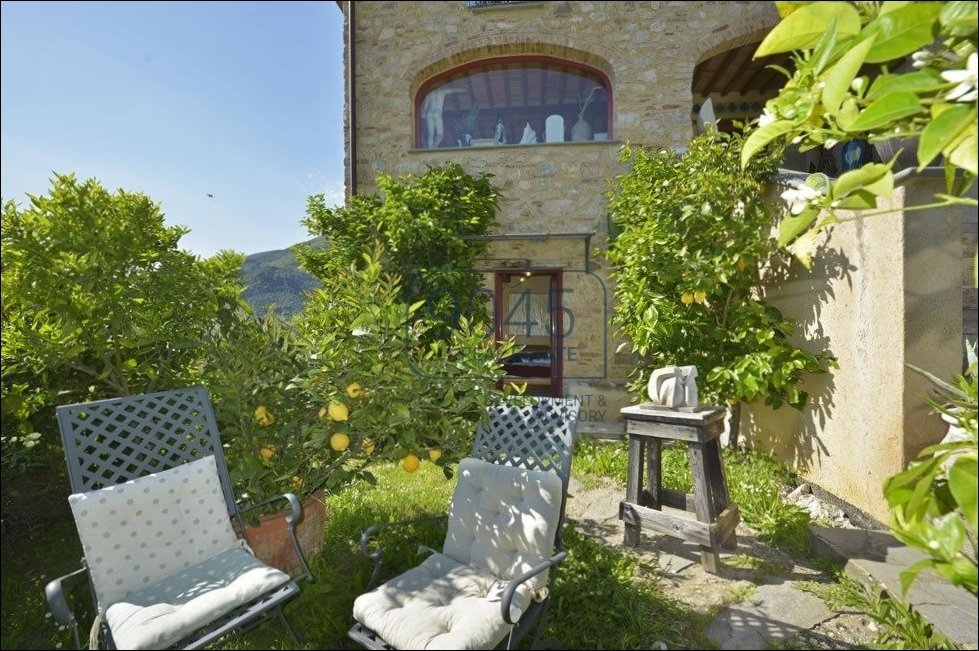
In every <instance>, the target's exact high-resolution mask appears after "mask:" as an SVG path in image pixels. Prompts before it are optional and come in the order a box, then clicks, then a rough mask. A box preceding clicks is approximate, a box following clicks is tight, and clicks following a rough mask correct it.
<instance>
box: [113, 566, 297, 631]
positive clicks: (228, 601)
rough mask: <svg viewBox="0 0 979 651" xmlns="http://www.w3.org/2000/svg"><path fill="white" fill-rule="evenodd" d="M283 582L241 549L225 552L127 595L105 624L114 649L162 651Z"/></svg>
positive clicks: (283, 577)
mask: <svg viewBox="0 0 979 651" xmlns="http://www.w3.org/2000/svg"><path fill="white" fill-rule="evenodd" d="M287 581H289V576H288V575H287V574H285V573H283V572H280V571H279V570H277V569H275V568H272V567H269V566H268V565H265V564H264V563H262V562H261V561H260V560H258V559H256V558H255V557H254V556H252V555H251V554H249V553H248V552H247V551H245V550H244V549H241V548H235V549H229V550H227V551H225V552H223V553H221V554H218V555H217V556H214V557H212V558H210V559H208V560H206V561H204V562H203V563H199V564H197V565H193V566H191V567H189V568H187V569H184V570H181V571H180V572H178V573H176V574H174V575H173V576H170V577H169V578H167V579H166V580H164V581H161V582H160V583H157V584H155V585H151V586H149V587H147V588H144V589H142V590H139V591H137V592H133V593H131V594H129V595H127V596H126V597H125V598H124V599H122V600H121V601H117V602H116V603H114V604H113V605H112V606H110V607H109V608H108V610H106V612H105V621H106V623H107V624H108V625H109V629H110V630H111V631H112V637H113V639H114V640H115V643H116V647H117V648H119V649H163V648H166V647H168V646H170V645H172V644H174V643H175V642H178V641H180V639H181V638H183V637H185V636H187V635H189V634H190V633H192V632H194V631H195V630H196V629H198V628H200V627H202V626H204V625H206V624H208V623H210V622H212V621H214V620H215V619H217V618H219V617H221V616H222V615H225V614H227V613H229V612H231V611H232V610H234V609H235V608H237V607H238V606H241V605H244V604H246V603H248V602H249V601H251V600H253V599H255V598H257V597H259V596H261V595H262V594H264V593H266V592H268V591H270V590H272V589H274V588H276V587H278V586H281V585H283V584H284V583H286V582H287Z"/></svg>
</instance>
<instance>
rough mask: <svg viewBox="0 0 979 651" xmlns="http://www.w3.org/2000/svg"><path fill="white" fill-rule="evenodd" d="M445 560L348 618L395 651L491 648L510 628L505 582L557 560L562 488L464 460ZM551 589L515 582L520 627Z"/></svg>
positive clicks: (375, 596)
mask: <svg viewBox="0 0 979 651" xmlns="http://www.w3.org/2000/svg"><path fill="white" fill-rule="evenodd" d="M457 476H458V484H457V485H456V490H455V494H454V495H453V497H452V506H451V508H450V510H449V530H448V533H447V535H446V538H445V545H444V547H443V550H442V551H443V553H442V554H433V555H432V556H430V557H429V558H427V559H426V560H425V562H424V563H422V564H421V565H419V566H418V567H416V568H414V569H412V570H409V571H407V572H405V573H404V574H401V575H400V576H398V577H396V578H394V579H391V580H390V581H388V582H387V583H385V584H384V585H382V586H380V587H379V588H377V589H376V590H373V591H371V592H369V593H367V594H365V595H361V596H360V597H358V598H357V600H356V601H355V602H354V618H355V619H356V620H357V621H358V622H360V623H361V624H363V625H364V626H366V627H367V628H369V629H371V630H372V631H374V632H375V633H377V634H378V635H380V637H381V638H382V639H383V640H384V641H385V642H387V643H388V644H389V645H390V646H393V647H394V648H396V649H491V648H493V647H495V646H496V645H497V644H499V643H500V641H502V640H503V638H505V637H506V636H507V634H508V633H509V630H510V627H509V626H508V625H507V624H506V623H505V622H504V621H503V615H502V612H501V607H500V600H501V599H502V597H503V591H504V590H505V589H506V586H507V584H508V583H509V581H510V580H511V579H515V578H517V577H518V576H520V575H521V574H523V573H525V572H527V571H528V570H530V569H532V568H534V567H536V566H537V565H540V564H541V563H543V562H544V561H545V560H547V559H549V558H550V557H551V555H552V554H553V553H554V538H555V535H556V533H557V526H558V522H559V521H560V516H561V499H562V496H563V494H564V493H563V485H562V483H561V478H560V477H558V475H557V474H556V473H553V472H545V471H540V470H525V469H523V468H515V467H513V466H501V465H497V464H493V463H488V462H486V461H482V460H480V459H463V460H462V461H461V462H460V463H459V471H458V473H457ZM546 585H547V572H546V571H545V572H541V573H540V574H539V575H537V576H536V577H535V578H533V579H531V580H529V581H527V582H526V583H523V584H521V585H520V586H519V587H518V588H517V591H516V593H515V594H514V597H513V602H512V603H511V605H510V619H511V620H512V621H514V622H515V621H517V620H518V619H519V618H520V616H521V614H523V612H524V611H525V610H526V609H527V607H528V606H529V605H530V603H531V601H532V600H533V599H534V598H537V597H539V596H540V594H541V591H542V590H543V588H545V586H546Z"/></svg>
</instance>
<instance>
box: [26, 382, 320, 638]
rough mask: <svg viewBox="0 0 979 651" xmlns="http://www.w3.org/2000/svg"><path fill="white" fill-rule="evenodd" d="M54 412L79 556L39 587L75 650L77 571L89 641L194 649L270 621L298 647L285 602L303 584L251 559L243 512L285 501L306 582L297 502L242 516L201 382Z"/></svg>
mask: <svg viewBox="0 0 979 651" xmlns="http://www.w3.org/2000/svg"><path fill="white" fill-rule="evenodd" d="M57 411H58V425H59V428H60V430H61V436H62V440H63V442H64V448H65V457H66V459H67V462H68V476H69V479H70V482H71V490H72V493H73V494H72V496H71V497H70V498H69V501H70V503H71V505H72V510H73V513H74V515H75V520H76V524H77V525H78V526H79V536H80V537H81V539H82V543H83V547H84V553H85V558H84V559H83V561H82V568H81V569H79V570H77V571H75V572H72V573H71V574H68V575H66V576H63V577H60V578H58V579H55V580H54V581H51V582H50V583H49V584H48V585H47V587H46V589H45V592H46V595H47V600H48V607H49V608H50V610H51V613H52V615H53V616H54V619H55V621H57V622H58V623H60V624H63V625H66V626H68V627H70V628H71V631H72V633H73V635H74V637H75V643H76V644H78V645H79V646H80V640H79V633H78V620H77V619H76V617H75V614H74V613H73V612H72V609H71V608H70V606H69V603H68V599H67V597H66V594H65V582H66V581H67V580H69V579H74V578H80V577H81V576H87V577H88V583H89V588H90V593H91V596H92V601H93V603H94V606H95V609H96V613H97V616H96V621H95V623H94V624H93V627H92V633H91V636H90V643H99V644H102V645H105V646H107V647H108V648H166V647H176V648H188V649H195V648H199V647H202V646H205V645H207V644H210V643H212V642H214V641H216V640H217V639H219V638H220V637H221V636H223V635H225V634H226V633H228V632H230V631H233V630H238V629H242V628H247V627H250V626H252V625H255V624H257V623H260V622H262V621H264V620H266V619H270V618H273V617H278V618H279V619H280V620H281V622H282V624H283V625H284V626H285V627H286V630H287V631H288V633H289V635H290V636H291V637H292V638H293V640H294V641H296V643H297V644H298V639H297V638H296V635H295V633H294V631H293V630H292V627H291V626H290V625H289V622H288V621H287V620H286V618H285V615H284V614H283V612H282V607H283V605H284V604H285V603H286V602H287V601H288V600H289V599H291V598H292V597H294V596H295V595H296V594H298V592H299V586H298V585H297V583H296V581H295V580H293V579H292V578H291V577H289V575H287V574H285V573H283V572H280V571H279V570H276V569H274V568H271V567H269V566H267V565H265V564H264V563H262V562H261V561H259V560H258V559H256V558H254V556H252V554H251V553H250V549H249V548H248V547H247V538H245V529H244V526H243V523H242V512H245V511H248V510H250V509H253V508H258V507H261V506H265V505H267V504H269V503H272V502H274V501H278V500H284V501H287V502H288V503H289V505H290V507H291V514H290V516H289V517H288V518H287V521H288V529H289V535H290V536H291V538H292V545H293V548H294V549H295V552H296V554H297V555H298V558H299V561H300V565H301V567H302V572H303V577H304V578H307V579H311V578H312V575H311V574H310V572H309V567H308V565H307V564H306V559H305V558H304V557H303V554H302V551H301V550H300V548H299V544H298V541H297V540H296V536H295V531H294V527H295V525H296V523H297V522H298V521H299V520H300V519H301V517H302V509H301V507H300V505H299V500H298V499H297V498H296V496H295V495H292V494H290V493H286V494H284V495H281V496H278V497H275V498H272V499H270V500H267V501H265V502H262V503H260V504H254V505H251V506H249V507H247V508H245V509H244V510H239V507H238V504H237V502H236V500H235V496H234V493H233V491H232V485H231V479H230V477H229V475H228V468H227V465H226V463H225V459H224V454H223V452H222V447H221V440H220V438H219V436H218V428H217V423H216V422H215V419H214V413H213V411H212V409H211V403H210V401H209V400H208V397H207V394H206V392H205V390H204V388H203V387H201V386H195V387H190V388H186V389H178V390H172V391H162V392H158V393H150V394H144V395H137V396H129V397H125V398H113V399H109V400H100V401H96V402H90V403H83V404H75V405H66V406H62V407H58V410H57Z"/></svg>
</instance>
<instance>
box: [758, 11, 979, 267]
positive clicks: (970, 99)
mask: <svg viewBox="0 0 979 651" xmlns="http://www.w3.org/2000/svg"><path fill="white" fill-rule="evenodd" d="M775 4H776V5H778V6H779V10H780V12H781V13H782V16H783V19H782V21H781V22H780V23H779V24H778V25H776V26H775V28H774V29H772V31H771V32H770V33H769V34H768V35H767V36H766V37H765V39H764V40H763V41H762V42H761V44H760V45H759V46H758V50H757V51H756V52H755V57H756V58H757V57H764V56H768V55H771V54H777V53H781V52H794V54H793V63H794V65H793V68H794V70H793V71H792V72H791V73H788V72H787V71H783V72H785V73H786V75H787V76H788V77H789V78H788V80H787V82H786V84H785V86H784V88H782V90H781V91H780V92H779V94H778V95H777V96H776V97H774V98H773V99H771V100H769V101H768V102H767V103H766V105H765V111H764V113H763V115H762V116H761V118H760V119H759V121H758V128H757V129H755V130H754V131H753V132H752V133H751V135H750V136H749V137H748V139H747V140H746V141H745V143H744V147H743V149H742V152H741V159H742V163H743V164H744V165H747V164H748V162H749V161H750V160H751V159H752V158H753V157H754V156H756V155H758V154H759V152H761V151H762V150H763V149H764V148H765V147H767V146H768V145H770V144H773V143H776V144H778V143H788V142H793V143H796V144H797V145H798V146H799V149H800V150H801V151H806V150H808V149H814V148H817V147H827V148H829V147H832V146H834V145H835V144H836V143H838V142H845V141H847V140H851V139H856V138H859V139H864V140H868V141H870V142H880V141H883V140H889V139H892V138H899V139H904V140H905V142H911V143H914V140H916V141H917V142H916V143H914V144H911V145H908V146H909V147H912V148H913V149H914V154H915V156H916V158H917V163H918V168H919V169H921V168H924V167H926V166H928V165H934V164H937V161H939V160H942V161H943V162H942V164H943V165H944V167H945V172H946V174H945V177H946V188H945V190H946V191H945V192H944V193H942V194H939V195H937V197H936V200H937V201H936V202H935V203H930V204H927V205H924V206H916V207H911V208H906V210H908V209H912V210H917V209H923V208H935V207H938V206H942V205H953V204H965V205H972V206H975V205H976V200H975V199H973V198H970V197H969V196H967V193H968V191H969V189H970V188H971V187H972V186H973V185H974V183H975V180H976V177H977V175H979V168H977V165H979V162H977V144H979V127H977V126H976V125H977V118H979V113H977V106H979V103H977V99H979V91H977V87H976V83H977V79H976V75H977V67H979V54H977V50H979V36H977V35H979V30H977V18H979V12H977V7H976V3H975V2H974V1H968V0H964V1H956V2H854V3H849V2H791V3H782V2H777V3H775ZM868 71H870V72H868ZM894 162H895V161H894V159H891V160H886V161H883V162H881V163H867V164H866V165H864V166H863V167H860V168H858V169H854V170H851V171H848V172H845V173H844V174H842V175H840V177H839V178H836V179H830V178H828V177H827V176H826V175H825V174H812V175H810V176H809V178H808V179H807V181H806V183H805V184H804V185H802V186H801V187H799V188H797V189H796V190H795V191H790V192H791V194H790V196H789V197H787V198H788V199H789V200H790V201H791V202H792V203H793V209H792V211H791V214H790V215H789V216H788V217H787V218H786V219H785V220H783V221H782V223H781V225H780V232H779V242H780V244H782V245H788V246H789V248H790V250H792V252H793V253H794V254H795V255H796V257H798V258H799V259H800V260H801V261H802V262H803V264H805V265H806V266H809V260H810V258H811V257H812V255H813V252H814V249H815V246H816V236H817V235H818V234H819V232H820V231H821V230H823V229H825V228H828V227H830V226H832V225H833V224H836V223H839V222H840V221H841V219H842V218H841V217H839V216H838V215H837V214H836V211H837V210H838V209H851V210H856V211H863V212H858V213H857V214H856V215H854V216H851V217H848V218H849V219H859V218H861V217H864V216H866V215H868V214H874V213H873V210H872V209H874V208H876V207H877V205H878V200H879V199H880V198H882V197H888V196H890V195H891V193H892V191H893V189H894V185H895V179H894V170H893V169H892V168H893V165H894ZM868 209H871V210H868ZM973 281H974V282H975V279H974V280H973Z"/></svg>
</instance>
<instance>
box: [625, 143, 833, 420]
mask: <svg viewBox="0 0 979 651" xmlns="http://www.w3.org/2000/svg"><path fill="white" fill-rule="evenodd" d="M740 149H741V138H740V137H739V136H732V135H728V134H724V133H713V132H711V133H708V134H706V135H703V136H700V137H698V138H695V139H693V140H691V141H690V144H689V149H688V150H687V151H686V152H685V153H684V154H682V155H681V154H678V153H676V152H673V151H666V150H661V151H658V152H650V151H646V150H644V149H628V148H627V149H625V150H624V151H623V154H622V160H623V162H625V163H627V164H629V165H631V168H632V169H631V170H630V171H629V173H628V174H626V175H624V176H622V177H619V179H618V185H617V187H616V189H615V191H614V192H613V193H612V194H611V195H610V209H611V212H612V219H613V221H614V224H615V226H616V228H617V229H618V231H619V233H618V235H617V236H616V238H615V239H614V240H613V242H612V243H611V245H610V247H609V251H608V259H609V262H610V263H611V265H612V274H611V275H612V278H613V280H614V281H615V286H616V289H615V294H616V300H617V302H618V307H617V309H616V314H615V318H614V323H615V324H616V325H617V326H618V327H620V328H621V329H622V331H623V332H624V333H625V334H626V335H627V336H628V337H629V339H630V340H631V342H632V348H633V351H635V353H637V354H638V356H639V359H640V364H639V366H638V368H637V369H636V371H635V380H634V382H633V383H632V385H631V388H632V390H633V391H634V392H635V393H636V394H637V395H640V396H641V395H643V394H644V393H645V388H646V387H645V384H646V381H647V380H648V377H649V373H650V372H651V371H652V370H653V369H655V368H657V367H661V366H666V365H671V364H676V365H687V364H693V365H696V366H697V368H698V370H699V371H700V377H701V384H702V387H703V388H702V391H701V395H702V396H703V398H704V399H705V400H706V401H710V402H715V403H721V402H723V401H725V400H726V401H728V402H730V403H732V404H733V403H735V402H738V401H752V400H757V399H764V400H765V402H766V403H767V404H770V405H772V406H774V407H778V406H780V405H782V404H783V403H788V404H790V405H792V406H793V407H796V408H799V409H801V408H802V406H803V405H804V404H805V403H806V399H807V396H806V393H805V392H804V391H800V390H799V389H798V386H797V385H798V383H799V381H800V380H801V378H802V376H803V374H804V373H807V372H808V373H820V372H823V371H824V370H825V368H824V365H825V364H826V363H832V360H831V359H830V358H828V357H827V356H824V355H813V354H811V353H809V352H807V351H806V350H804V349H802V348H799V347H798V346H796V345H794V344H793V343H791V342H790V341H789V336H790V335H791V334H792V332H793V330H794V328H795V324H794V322H793V321H792V320H791V319H789V318H787V317H785V316H783V315H782V314H781V313H780V312H779V311H778V310H777V309H775V308H774V307H772V306H771V305H768V304H767V303H766V302H765V301H764V300H763V299H762V298H761V296H762V294H761V284H762V277H763V273H764V270H765V268H766V267H767V266H768V265H769V264H770V263H771V262H772V259H773V257H774V256H775V255H776V251H777V243H776V242H775V240H774V239H773V238H772V236H771V230H772V227H773V225H774V216H773V213H772V211H771V209H770V207H769V206H768V205H767V204H766V202H765V201H764V199H763V197H764V195H765V191H766V187H765V185H766V184H767V183H769V182H771V181H772V179H773V177H774V174H775V171H776V168H775V166H776V161H777V157H776V156H775V155H767V156H757V157H755V158H753V159H752V160H751V162H750V164H749V165H748V166H747V167H746V168H745V169H744V170H742V169H741V164H740V159H739V156H740Z"/></svg>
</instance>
